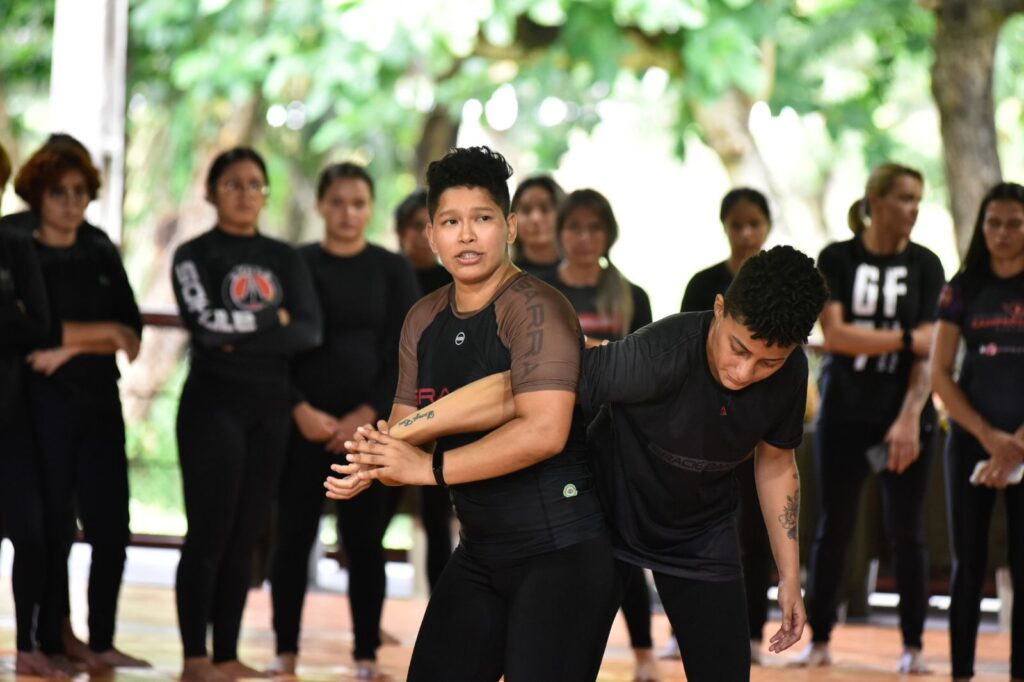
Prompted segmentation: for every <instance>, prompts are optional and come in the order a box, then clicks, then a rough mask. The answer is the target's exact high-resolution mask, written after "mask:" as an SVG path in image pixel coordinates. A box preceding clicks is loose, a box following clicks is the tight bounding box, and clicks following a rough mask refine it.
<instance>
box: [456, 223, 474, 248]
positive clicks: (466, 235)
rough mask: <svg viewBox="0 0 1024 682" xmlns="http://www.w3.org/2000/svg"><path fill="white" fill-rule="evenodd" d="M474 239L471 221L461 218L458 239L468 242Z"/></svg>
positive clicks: (464, 242)
mask: <svg viewBox="0 0 1024 682" xmlns="http://www.w3.org/2000/svg"><path fill="white" fill-rule="evenodd" d="M475 240H476V233H475V232H473V223H472V221H470V220H463V221H462V223H461V224H460V226H459V241H460V242H461V243H463V244H468V243H470V242H472V241H475Z"/></svg>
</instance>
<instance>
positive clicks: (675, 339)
mask: <svg viewBox="0 0 1024 682" xmlns="http://www.w3.org/2000/svg"><path fill="white" fill-rule="evenodd" d="M713 316H714V312H712V311H710V310H704V311H701V312H693V313H675V314H674V315H669V316H668V317H663V318H661V319H660V320H655V321H654V322H652V323H651V324H649V325H647V326H646V327H643V328H642V329H639V330H637V331H636V332H633V333H632V334H630V335H629V336H628V337H626V338H630V337H633V338H634V340H635V341H636V342H639V343H641V345H642V346H643V347H645V348H646V349H647V354H648V355H649V356H650V357H652V358H657V357H659V356H661V355H665V354H669V353H672V354H674V353H678V352H679V351H680V350H681V349H683V348H688V347H690V346H692V345H693V344H700V345H703V344H704V342H705V339H706V338H707V331H706V327H707V325H708V324H710V319H709V318H711V317H713Z"/></svg>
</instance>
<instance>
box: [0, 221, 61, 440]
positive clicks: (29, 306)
mask: <svg viewBox="0 0 1024 682" xmlns="http://www.w3.org/2000/svg"><path fill="white" fill-rule="evenodd" d="M49 327H50V306H49V303H48V302H47V299H46V283H45V281H44V280H43V271H42V268H41V267H40V265H39V257H38V256H37V255H36V251H35V249H34V248H33V246H32V240H31V239H30V238H28V237H25V236H22V235H19V234H14V233H5V232H3V231H0V421H2V420H3V418H4V415H5V414H6V412H7V408H8V407H9V406H10V405H11V402H10V401H12V400H15V399H17V397H18V395H19V392H20V391H21V385H22V373H23V368H24V366H25V353H26V351H27V350H28V349H29V348H30V347H32V346H33V345H35V344H38V343H41V342H42V340H43V339H44V338H45V337H46V334H47V331H48V330H49Z"/></svg>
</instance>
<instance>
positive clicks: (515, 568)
mask: <svg viewBox="0 0 1024 682" xmlns="http://www.w3.org/2000/svg"><path fill="white" fill-rule="evenodd" d="M617 585H618V577H617V575H616V569H615V559H614V557H613V556H612V553H611V545H610V544H609V541H608V539H607V538H606V537H604V536H602V537H598V538H593V539H591V540H586V541H584V542H580V543H577V544H575V545H571V546H569V547H566V548H564V549H560V550H555V551H553V552H547V553H545V554H540V555H537V556H533V557H529V558H526V559H522V560H520V561H517V562H515V563H511V564H504V563H503V564H501V565H500V566H492V565H488V564H487V563H485V562H482V561H480V560H478V559H474V558H473V557H471V556H469V555H468V554H467V553H466V551H465V550H464V549H463V547H462V546H461V545H460V546H459V547H457V548H456V549H455V553H454V554H452V558H451V560H450V561H449V562H448V566H447V567H446V568H445V570H444V573H443V574H442V575H441V580H440V582H438V584H437V588H436V589H435V590H434V593H433V595H432V596H431V598H430V603H429V604H428V605H427V612H426V614H424V616H423V622H422V624H421V625H420V632H419V635H418V636H417V638H416V646H415V648H414V649H413V653H412V662H411V664H410V667H409V677H408V679H409V681H410V682H419V681H425V682H435V681H437V680H459V681H460V682H482V681H485V680H487V681H489V680H498V679H499V678H500V677H501V676H502V675H504V676H505V679H506V680H508V682H544V681H545V680H552V681H554V680H557V681H559V682H581V681H584V680H594V679H596V677H597V673H598V670H599V669H600V667H601V657H602V655H603V654H604V649H605V645H606V644H607V642H608V632H609V630H610V629H611V625H612V621H613V619H614V618H615V611H616V609H617V608H618V606H619V602H620V598H621V594H620V591H619V589H618V587H617Z"/></svg>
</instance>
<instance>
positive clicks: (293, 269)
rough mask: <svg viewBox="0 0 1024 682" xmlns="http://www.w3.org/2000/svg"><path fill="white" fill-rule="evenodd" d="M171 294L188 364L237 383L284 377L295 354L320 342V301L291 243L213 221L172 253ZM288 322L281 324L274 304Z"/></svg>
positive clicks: (307, 272) (193, 368)
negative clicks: (187, 346)
mask: <svg viewBox="0 0 1024 682" xmlns="http://www.w3.org/2000/svg"><path fill="white" fill-rule="evenodd" d="M171 277H172V280H173V284H174V295H175V297H176V298H177V300H178V309H179V310H180V312H181V317H182V319H183V320H184V322H185V326H186V327H187V328H188V331H189V333H190V335H191V350H192V370H193V371H196V370H200V371H207V372H213V373H216V374H220V375H222V376H226V377H228V378H230V379H234V380H239V381H247V380H249V381H252V380H260V379H263V378H266V379H280V378H282V377H287V373H288V366H289V361H290V359H291V358H292V356H293V355H295V354H296V353H298V352H301V351H304V350H308V349H310V348H315V347H316V346H318V345H320V341H321V338H322V325H321V319H320V306H319V304H318V302H317V297H316V290H315V289H314V288H313V281H312V279H311V278H310V276H309V270H308V269H307V268H306V264H305V262H304V261H303V260H302V258H301V257H300V256H299V254H298V252H297V251H296V250H295V249H293V248H292V247H291V246H289V245H287V244H285V243H284V242H281V241H278V240H276V239H271V238H270V237H266V236H264V235H261V234H256V235H252V236H237V235H231V234H228V233H227V232H225V231H223V230H221V229H219V228H216V227H214V228H213V229H211V230H209V231H207V232H205V233H203V234H201V235H199V236H198V237H196V238H195V239H192V240H190V241H188V242H185V243H184V244H182V245H181V246H179V247H178V249H177V251H175V253H174V264H173V266H172V275H171ZM281 308H284V309H286V310H287V311H288V315H289V317H290V321H289V323H288V324H287V325H282V324H281V321H280V317H279V313H278V311H279V309H281Z"/></svg>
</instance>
